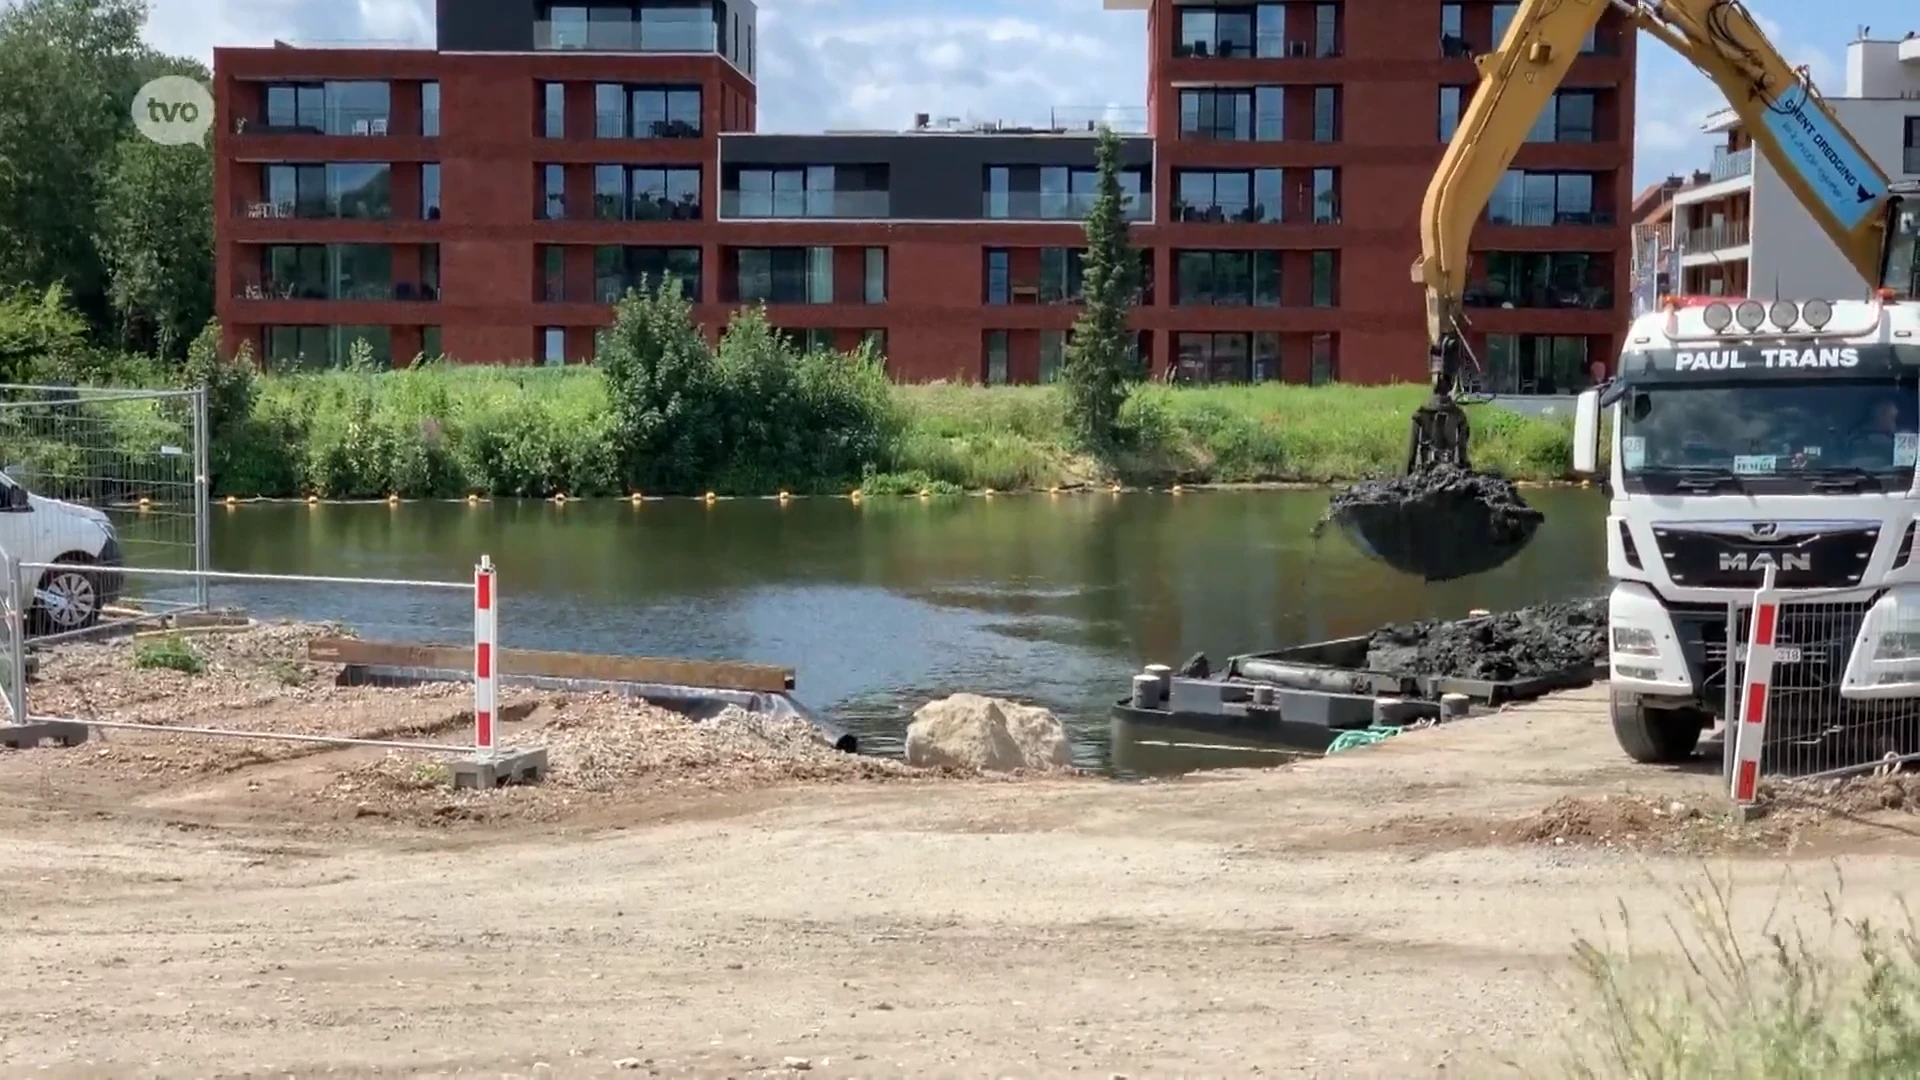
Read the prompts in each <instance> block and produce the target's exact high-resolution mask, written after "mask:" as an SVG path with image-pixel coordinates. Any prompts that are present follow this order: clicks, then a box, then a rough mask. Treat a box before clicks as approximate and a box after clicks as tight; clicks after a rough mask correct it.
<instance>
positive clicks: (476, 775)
mask: <svg viewBox="0 0 1920 1080" xmlns="http://www.w3.org/2000/svg"><path fill="white" fill-rule="evenodd" d="M546 776H547V751H546V748H545V747H538V746H536V747H521V748H515V749H512V750H501V751H497V752H495V753H494V754H492V755H491V756H487V757H470V758H467V759H466V760H464V761H456V762H454V763H453V786H454V787H455V788H456V789H458V788H474V789H476V790H480V791H486V790H490V789H492V788H497V787H505V786H507V785H508V784H537V783H539V782H540V781H541V780H544V779H546Z"/></svg>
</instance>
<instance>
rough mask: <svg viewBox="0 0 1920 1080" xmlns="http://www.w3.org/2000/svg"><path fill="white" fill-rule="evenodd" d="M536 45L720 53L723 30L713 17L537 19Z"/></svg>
mask: <svg viewBox="0 0 1920 1080" xmlns="http://www.w3.org/2000/svg"><path fill="white" fill-rule="evenodd" d="M694 10H700V9H694ZM701 14H703V15H707V14H708V13H707V12H705V11H701ZM533 47H534V48H535V49H537V50H540V51H542V52H546V51H553V52H600V53H717V52H719V51H720V31H719V27H717V26H715V25H714V23H713V21H712V19H711V17H707V18H700V19H687V20H673V21H660V22H585V23H580V22H536V23H534V24H533Z"/></svg>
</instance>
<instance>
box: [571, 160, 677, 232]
mask: <svg viewBox="0 0 1920 1080" xmlns="http://www.w3.org/2000/svg"><path fill="white" fill-rule="evenodd" d="M593 216H594V217H597V218H600V219H601V220H603V221H698V220H700V170H699V169H698V168H697V167H684V168H682V167H668V168H660V167H657V166H653V165H632V166H629V165H595V166H594V167H593Z"/></svg>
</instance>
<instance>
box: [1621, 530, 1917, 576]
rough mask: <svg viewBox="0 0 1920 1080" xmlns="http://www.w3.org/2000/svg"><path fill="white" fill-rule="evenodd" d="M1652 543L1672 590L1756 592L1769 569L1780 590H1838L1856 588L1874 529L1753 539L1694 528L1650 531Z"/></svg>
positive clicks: (1877, 535)
mask: <svg viewBox="0 0 1920 1080" xmlns="http://www.w3.org/2000/svg"><path fill="white" fill-rule="evenodd" d="M1653 538H1654V543H1655V544H1657V545H1658V546H1659V548H1660V555H1661V558H1662V559H1663V560H1665V562H1666V566H1667V572H1668V573H1669V574H1670V575H1671V576H1672V577H1673V580H1674V583H1675V584H1677V585H1685V586H1687V587H1688V588H1692V589H1757V588H1759V587H1760V585H1761V582H1762V581H1763V580H1764V579H1765V577H1766V569H1767V567H1768V566H1769V565H1771V566H1773V567H1774V572H1775V577H1774V584H1775V585H1776V586H1777V587H1779V588H1782V589H1841V588H1851V587H1853V586H1856V585H1858V584H1860V579H1861V578H1862V577H1864V576H1865V575H1866V572H1867V563H1868V562H1869V561H1870V560H1871V559H1872V558H1873V548H1874V545H1875V544H1877V543H1879V541H1880V529H1879V528H1878V527H1877V526H1874V527H1869V528H1861V529H1836V530H1833V531H1831V532H1817V533H1798V534H1794V535H1788V536H1777V537H1770V538H1767V539H1764V540H1756V539H1753V538H1751V537H1745V536H1735V535H1729V534H1726V533H1717V532H1708V531H1705V530H1697V529H1676V528H1662V527H1658V526H1656V527H1655V528H1654V530H1653Z"/></svg>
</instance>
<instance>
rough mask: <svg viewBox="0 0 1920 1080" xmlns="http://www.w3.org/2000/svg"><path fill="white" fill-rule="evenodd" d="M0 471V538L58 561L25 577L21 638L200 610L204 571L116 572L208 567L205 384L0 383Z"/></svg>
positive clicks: (38, 558)
mask: <svg viewBox="0 0 1920 1080" xmlns="http://www.w3.org/2000/svg"><path fill="white" fill-rule="evenodd" d="M0 471H4V473H5V474H6V478H7V479H6V484H5V486H6V488H7V491H6V492H5V493H4V494H5V496H6V498H7V501H6V502H5V503H3V504H0V510H11V511H16V512H15V513H4V512H0V546H4V547H6V548H7V549H8V550H9V551H10V552H12V553H13V555H14V557H15V558H17V559H21V560H23V561H29V562H43V563H59V564H63V565H62V567H59V568H53V569H48V570H46V571H44V572H43V573H42V574H41V575H40V576H39V577H37V578H35V579H34V580H33V581H31V582H28V583H27V586H26V587H27V589H28V593H29V595H28V596H27V597H25V598H24V602H26V604H27V614H28V618H27V620H26V625H27V630H28V632H29V633H30V634H31V635H33V636H35V637H37V638H41V639H46V640H54V639H58V638H62V637H69V636H74V635H78V634H84V633H88V632H90V631H91V630H92V629H93V628H95V627H96V626H98V625H100V624H101V623H103V622H106V623H112V622H116V621H127V620H133V619H139V618H142V617H146V616H151V615H156V614H165V613H168V612H173V611H180V610H186V609H192V608H204V607H206V605H207V586H206V581H205V579H204V578H199V579H187V580H182V579H178V578H170V579H165V580H163V581H156V580H155V579H152V578H145V577H142V576H140V575H137V574H126V573H122V572H120V571H121V570H122V569H124V570H141V569H160V570H195V571H201V572H203V573H204V572H205V571H206V570H208V569H210V559H209V553H208V539H207V511H208V495H209V492H208V490H207V416H206V393H205V391H204V390H201V389H193V390H125V389H102V388H86V387H53V386H26V385H16V384H0ZM96 522H97V523H98V524H104V525H105V526H106V528H105V529H104V530H103V529H101V528H99V527H98V524H96ZM88 566H91V567H93V569H90V570H89V569H84V568H85V567H88ZM76 567H79V568H80V569H76Z"/></svg>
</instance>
